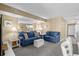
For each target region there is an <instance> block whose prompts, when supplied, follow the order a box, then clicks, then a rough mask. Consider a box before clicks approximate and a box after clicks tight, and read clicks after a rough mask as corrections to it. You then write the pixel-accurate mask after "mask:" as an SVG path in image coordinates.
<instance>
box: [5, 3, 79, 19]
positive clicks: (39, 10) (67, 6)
mask: <svg viewBox="0 0 79 59" xmlns="http://www.w3.org/2000/svg"><path fill="white" fill-rule="evenodd" d="M6 5H9V6H12V7H15V8H17V9H20V10H23V11H26V12H29V13H32V14H34V15H37V16H40V17H43V18H45V19H47V18H50V17H54V16H64V17H75V16H78V15H79V4H78V3H11V4H9V3H6Z"/></svg>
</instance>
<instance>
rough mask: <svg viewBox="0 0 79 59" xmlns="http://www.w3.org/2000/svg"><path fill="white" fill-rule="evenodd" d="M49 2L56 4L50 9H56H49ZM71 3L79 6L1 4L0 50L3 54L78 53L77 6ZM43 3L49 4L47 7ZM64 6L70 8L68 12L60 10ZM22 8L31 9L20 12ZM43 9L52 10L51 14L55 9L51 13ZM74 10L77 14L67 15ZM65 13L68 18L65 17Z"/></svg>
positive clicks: (49, 54) (52, 54)
mask: <svg viewBox="0 0 79 59" xmlns="http://www.w3.org/2000/svg"><path fill="white" fill-rule="evenodd" d="M41 5H42V6H44V7H42V6H41ZM50 5H52V6H53V5H54V6H55V7H53V8H56V9H55V10H56V11H55V10H53V11H52V10H48V9H49V6H50ZM73 5H75V6H78V4H31V3H30V4H22V3H20V4H16V3H14V4H9V3H7V4H0V13H1V17H2V42H3V52H4V51H6V52H5V53H4V54H5V56H63V55H68V56H71V55H74V54H75V55H79V43H78V45H77V42H78V41H79V40H78V38H79V35H78V29H79V20H78V19H79V17H78V13H77V12H76V10H78V9H77V8H76V9H75V6H73ZM24 6H26V8H25V7H24ZM46 6H48V7H47V8H46ZM64 6H67V7H68V8H69V10H68V12H69V13H68V12H67V11H66V10H65V9H63V10H61V9H60V8H62V7H64ZM3 7H4V8H3ZM22 7H24V8H25V10H27V11H31V12H30V13H29V12H23V10H22ZM39 7H40V8H39ZM70 7H72V8H70ZM20 8H21V9H20ZM24 8H23V9H24ZM32 8H33V9H32ZM43 8H45V9H46V10H48V12H49V11H52V12H53V13H54V11H55V12H56V13H54V14H52V15H51V12H49V13H45V12H44V11H45V10H43ZM50 8H51V7H50ZM31 9H32V10H31ZM38 9H39V11H38ZM41 9H42V10H41ZM57 9H59V10H57ZM72 9H73V10H72ZM13 10H15V11H13ZM20 10H22V11H20ZM71 10H72V11H71ZM36 11H38V15H45V14H47V15H45V16H51V17H48V18H46V17H38V16H37V14H34V12H36ZM61 11H62V13H61ZM64 11H66V12H64ZM73 11H74V13H73V14H74V15H75V13H76V15H77V16H74V15H73V14H70V13H71V12H73ZM19 12H20V13H19ZM32 12H33V13H32ZM40 12H41V13H40ZM42 12H44V13H45V14H44V13H42ZM31 13H32V14H31ZM66 13H68V14H66ZM49 14H50V15H49ZM65 14H66V15H69V16H71V17H67V16H66V17H65ZM72 15H73V17H72ZM69 40H71V41H69ZM66 41H68V42H66ZM64 43H65V44H69V51H67V53H68V54H67V53H66V51H65V50H64V47H63V46H64V45H65V44H64ZM63 44H64V45H63ZM73 44H74V45H73ZM8 46H9V48H10V49H9V48H8ZM73 46H74V47H73ZM65 47H66V48H67V47H68V46H67V45H66V46H65ZM63 51H64V52H63Z"/></svg>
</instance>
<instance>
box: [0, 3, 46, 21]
mask: <svg viewBox="0 0 79 59" xmlns="http://www.w3.org/2000/svg"><path fill="white" fill-rule="evenodd" d="M0 10H2V11H6V12H10V13H14V14H18V15H21V16H24V17H29V18H33V19H36V20H42V21H47V19H44V18H41V17H39V16H36V15H33V14H31V13H28V12H25V11H22V10H19V9H16V8H13V7H10V6H8V5H5V4H2V3H0Z"/></svg>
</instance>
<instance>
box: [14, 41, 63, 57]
mask: <svg viewBox="0 0 79 59" xmlns="http://www.w3.org/2000/svg"><path fill="white" fill-rule="evenodd" d="M13 50H14V53H15V55H16V56H62V51H61V47H60V45H59V44H55V43H50V42H46V41H45V44H44V46H42V47H40V48H35V47H34V46H33V45H29V46H26V47H20V48H15V49H13Z"/></svg>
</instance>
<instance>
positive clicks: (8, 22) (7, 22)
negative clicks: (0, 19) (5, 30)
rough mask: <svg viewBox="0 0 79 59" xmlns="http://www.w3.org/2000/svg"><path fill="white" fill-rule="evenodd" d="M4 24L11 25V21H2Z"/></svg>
mask: <svg viewBox="0 0 79 59" xmlns="http://www.w3.org/2000/svg"><path fill="white" fill-rule="evenodd" d="M4 26H5V27H12V22H11V21H4Z"/></svg>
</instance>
